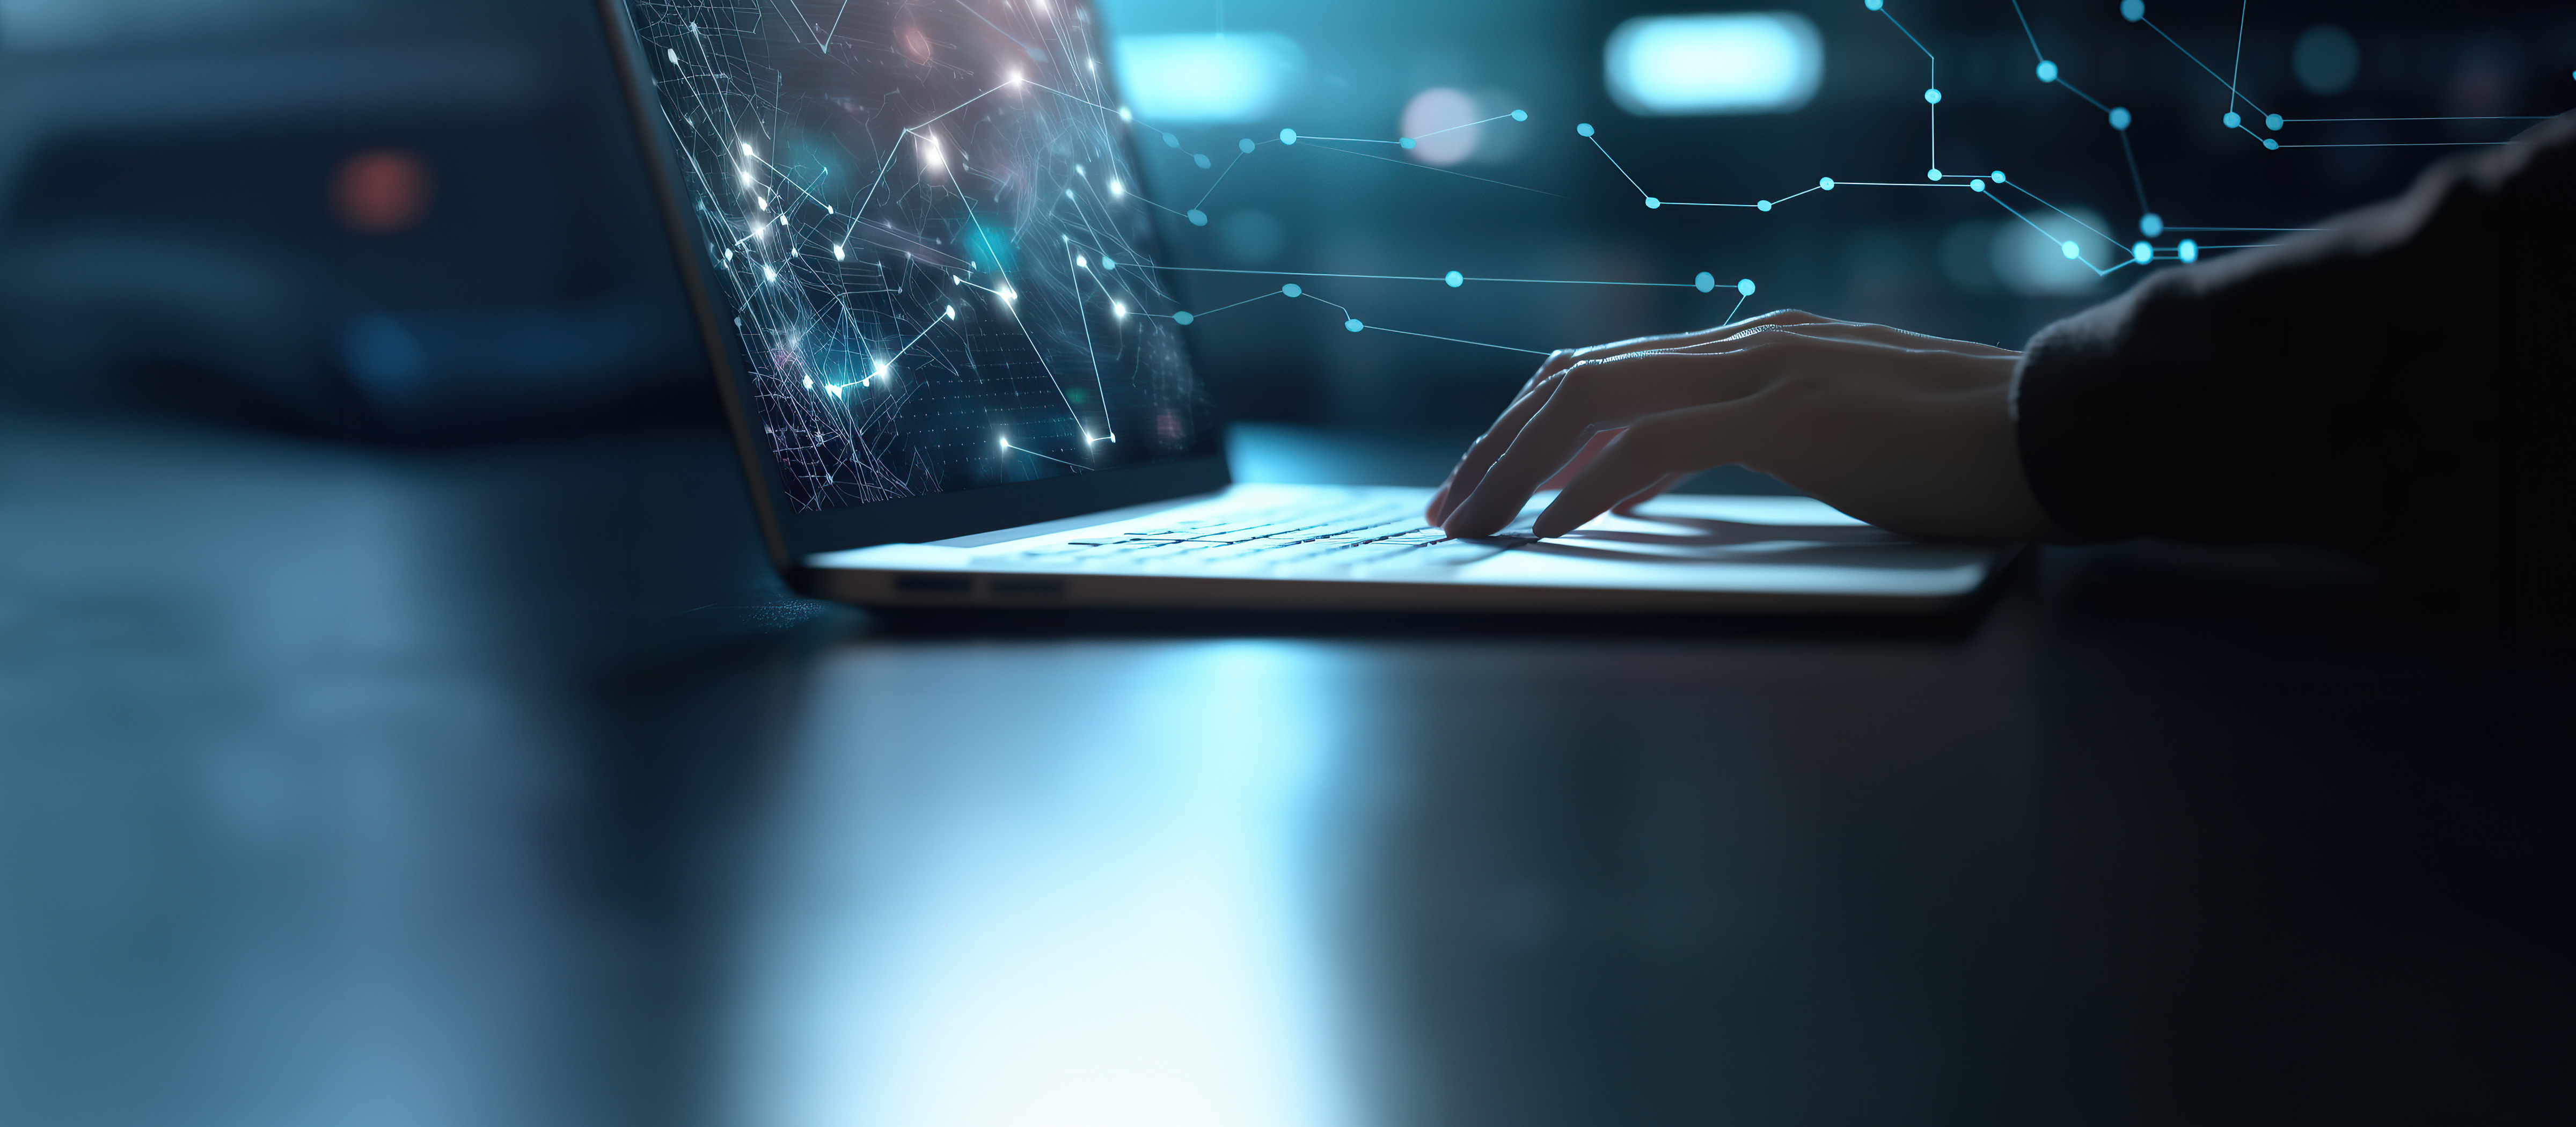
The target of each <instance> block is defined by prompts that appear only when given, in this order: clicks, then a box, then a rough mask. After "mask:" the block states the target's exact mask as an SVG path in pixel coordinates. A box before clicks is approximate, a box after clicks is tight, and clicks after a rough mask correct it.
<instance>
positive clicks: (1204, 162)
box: [1190, 153, 1216, 168]
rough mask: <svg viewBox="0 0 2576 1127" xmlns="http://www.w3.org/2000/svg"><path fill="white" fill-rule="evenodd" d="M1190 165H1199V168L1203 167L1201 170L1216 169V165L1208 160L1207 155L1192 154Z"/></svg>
mask: <svg viewBox="0 0 2576 1127" xmlns="http://www.w3.org/2000/svg"><path fill="white" fill-rule="evenodd" d="M1190 163H1191V164H1195V165H1197V166H1199V167H1201V168H1214V167H1216V166H1215V165H1214V164H1212V163H1210V162H1209V160H1208V155H1207V154H1206V153H1191V154H1190Z"/></svg>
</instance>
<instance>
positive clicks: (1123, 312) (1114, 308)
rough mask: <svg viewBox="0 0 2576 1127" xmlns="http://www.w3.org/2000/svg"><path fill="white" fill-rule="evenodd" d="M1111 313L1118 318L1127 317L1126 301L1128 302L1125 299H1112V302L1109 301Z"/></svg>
mask: <svg viewBox="0 0 2576 1127" xmlns="http://www.w3.org/2000/svg"><path fill="white" fill-rule="evenodd" d="M1109 314H1110V316H1113V317H1117V318H1120V319H1122V320H1124V319H1125V318H1126V316H1127V303H1126V302H1123V301H1112V302H1110V303H1109Z"/></svg>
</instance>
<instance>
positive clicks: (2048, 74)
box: [2039, 59, 2057, 82]
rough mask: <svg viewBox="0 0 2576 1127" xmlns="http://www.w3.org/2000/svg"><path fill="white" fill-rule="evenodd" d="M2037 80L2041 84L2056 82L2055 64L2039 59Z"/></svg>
mask: <svg viewBox="0 0 2576 1127" xmlns="http://www.w3.org/2000/svg"><path fill="white" fill-rule="evenodd" d="M2039 80H2040V81H2042V82H2055V81H2057V64H2056V63H2052V62H2049V61H2048V60H2046V59H2041V60H2040V61H2039Z"/></svg>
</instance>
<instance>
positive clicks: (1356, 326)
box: [1342, 317, 1368, 333]
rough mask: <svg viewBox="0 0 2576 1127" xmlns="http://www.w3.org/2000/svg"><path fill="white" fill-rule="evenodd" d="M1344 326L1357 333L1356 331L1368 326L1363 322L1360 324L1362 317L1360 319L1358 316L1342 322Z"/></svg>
mask: <svg viewBox="0 0 2576 1127" xmlns="http://www.w3.org/2000/svg"><path fill="white" fill-rule="evenodd" d="M1342 327H1343V328H1345V329H1349V330H1350V331H1352V332H1355V333H1356V332H1358V331H1360V330H1361V329H1365V328H1367V327H1368V326H1366V325H1363V324H1360V319H1359V318H1357V317H1353V318H1351V319H1350V320H1348V321H1344V322H1342Z"/></svg>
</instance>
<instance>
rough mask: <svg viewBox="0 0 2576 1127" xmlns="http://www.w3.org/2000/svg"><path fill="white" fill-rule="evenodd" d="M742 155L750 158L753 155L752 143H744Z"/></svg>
mask: <svg viewBox="0 0 2576 1127" xmlns="http://www.w3.org/2000/svg"><path fill="white" fill-rule="evenodd" d="M742 155H744V156H750V155H751V142H749V141H745V142H743V143H742Z"/></svg>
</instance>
